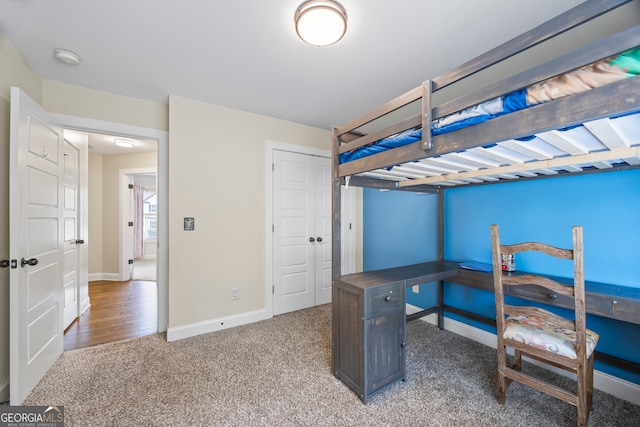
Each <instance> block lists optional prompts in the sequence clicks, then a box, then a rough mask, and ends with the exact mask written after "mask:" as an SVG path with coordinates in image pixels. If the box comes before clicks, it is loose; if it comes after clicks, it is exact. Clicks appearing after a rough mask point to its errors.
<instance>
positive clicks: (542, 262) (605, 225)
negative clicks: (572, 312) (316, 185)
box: [363, 170, 640, 384]
mask: <svg viewBox="0 0 640 427" xmlns="http://www.w3.org/2000/svg"><path fill="white" fill-rule="evenodd" d="M363 200H364V201H363V203H364V249H363V250H364V267H365V270H374V269H379V268H387V267H394V266H399V265H406V264H413V263H417V262H424V261H431V260H433V259H435V258H436V238H437V237H436V223H437V222H436V218H437V197H436V196H433V195H424V196H416V195H415V194H414V193H405V192H395V191H394V192H382V193H381V192H380V191H379V190H373V189H367V190H365V192H364V199H363ZM491 224H499V225H500V234H501V240H502V242H503V243H507V244H508V243H509V242H518V241H528V240H532V241H543V242H545V243H549V244H552V245H555V246H559V247H570V246H571V227H572V226H573V225H582V226H583V228H584V246H585V277H586V280H590V281H596V282H604V283H611V284H616V285H622V286H627V287H630V288H635V289H640V170H629V171H619V172H614V173H601V174H590V175H580V176H566V177H559V178H553V179H543V180H531V181H519V182H512V183H504V184H496V185H484V186H475V187H460V188H452V189H448V190H446V191H445V258H446V259H450V260H458V261H468V260H473V261H480V262H486V263H490V262H491V241H490V235H489V227H490V225H491ZM516 267H517V269H518V270H524V271H535V272H541V273H545V274H553V275H557V276H565V277H568V276H571V275H572V265H571V263H570V262H566V261H562V260H558V261H550V260H549V259H548V258H545V257H544V256H542V255H540V254H524V255H519V256H518V258H517V259H516ZM433 286H434V285H433V284H428V285H424V286H422V287H421V289H420V293H419V294H414V293H412V292H411V291H410V290H407V302H408V303H410V304H414V305H417V306H420V307H428V306H431V305H433V301H434V300H435V296H433V295H432V294H433V292H429V288H432V287H433ZM445 295H446V300H445V303H446V304H447V305H451V306H455V307H458V308H461V309H464V310H468V311H471V312H474V313H477V314H481V315H484V316H487V317H492V318H495V305H494V300H493V293H491V292H487V291H481V290H477V289H472V288H468V287H465V286H461V285H457V284H453V283H447V284H446V292H445ZM556 311H559V312H562V310H561V309H558V310H556ZM447 316H449V317H451V318H455V319H456V320H459V321H461V322H464V323H467V324H471V325H473V326H476V327H478V328H481V329H484V330H488V331H490V332H492V333H495V328H491V327H488V326H486V325H483V324H480V323H477V322H473V321H471V320H468V319H466V318H464V317H459V316H456V315H454V314H451V313H447ZM587 326H588V327H589V328H591V329H593V330H595V331H596V332H598V333H600V335H601V339H600V342H599V344H598V350H599V351H601V352H604V353H608V354H611V355H614V356H618V357H622V358H625V359H628V360H631V361H634V362H637V363H640V350H639V349H640V325H633V324H630V323H626V322H619V321H614V320H610V319H606V318H601V317H597V316H588V319H587ZM596 369H598V370H600V371H603V372H606V373H609V374H611V375H615V376H618V377H621V378H623V379H625V380H628V381H631V382H634V383H636V384H640V375H638V374H632V373H629V372H626V371H621V370H618V369H616V368H613V367H611V366H609V365H605V364H600V363H598V362H596Z"/></svg>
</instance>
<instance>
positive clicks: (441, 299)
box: [438, 280, 444, 330]
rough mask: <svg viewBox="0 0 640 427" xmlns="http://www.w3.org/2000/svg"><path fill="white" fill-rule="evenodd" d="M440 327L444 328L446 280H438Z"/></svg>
mask: <svg viewBox="0 0 640 427" xmlns="http://www.w3.org/2000/svg"><path fill="white" fill-rule="evenodd" d="M438 329H440V330H443V329H444V281H442V280H438Z"/></svg>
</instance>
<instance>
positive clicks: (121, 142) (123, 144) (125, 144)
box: [113, 138, 136, 148]
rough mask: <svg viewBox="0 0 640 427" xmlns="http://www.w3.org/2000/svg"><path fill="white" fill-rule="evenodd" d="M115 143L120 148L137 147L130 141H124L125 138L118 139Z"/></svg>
mask: <svg viewBox="0 0 640 427" xmlns="http://www.w3.org/2000/svg"><path fill="white" fill-rule="evenodd" d="M113 143H114V144H116V145H117V146H119V147H126V148H133V146H134V145H136V144H135V142H133V141H131V140H129V139H124V138H116V139H114V140H113Z"/></svg>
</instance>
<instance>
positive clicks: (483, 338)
mask: <svg viewBox="0 0 640 427" xmlns="http://www.w3.org/2000/svg"><path fill="white" fill-rule="evenodd" d="M420 310H422V309H421V308H419V307H416V306H414V305H411V304H407V314H413V313H416V312H418V311H420ZM420 320H422V321H424V322H427V323H431V324H432V325H437V324H438V316H436V315H435V314H430V315H428V316H425V317H423V318H421V319H420ZM444 329H446V330H447V331H451V332H453V333H455V334H458V335H460V336H463V337H465V338H469V339H470V340H473V341H476V342H479V343H480V344H483V345H486V346H487V347H491V348H497V347H498V338H497V337H496V335H495V334H493V333H491V332H487V331H484V330H482V329H479V328H476V327H475V326H471V325H467V324H466V323H462V322H459V321H457V320H454V319H450V318H448V317H445V318H444ZM527 361H528V362H530V363H533V364H535V365H539V366H544V367H545V368H546V369H549V370H551V371H553V372H556V373H558V374H561V375H564V376H567V377H573V378H574V379H575V375H573V376H572V375H571V374H570V373H569V372H567V371H564V370H562V369H558V368H554V367H552V366H548V365H544V364H542V363H540V362H538V361H535V360H531V359H527ZM593 387H594V388H595V389H597V390H600V391H603V392H605V393H607V394H610V395H612V396H615V397H617V398H618V399H622V400H626V401H628V402H631V403H633V404H635V405H640V385H638V384H635V383H632V382H630V381H627V380H624V379H622V378H618V377H615V376H613V375H610V374H607V373H605V372H601V371H598V370H594V371H593Z"/></svg>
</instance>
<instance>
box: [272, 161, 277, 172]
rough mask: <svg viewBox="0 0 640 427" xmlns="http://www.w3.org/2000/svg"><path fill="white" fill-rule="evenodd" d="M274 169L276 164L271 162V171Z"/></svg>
mask: <svg viewBox="0 0 640 427" xmlns="http://www.w3.org/2000/svg"><path fill="white" fill-rule="evenodd" d="M275 170H276V164H275V163H271V172H273V171H275Z"/></svg>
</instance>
